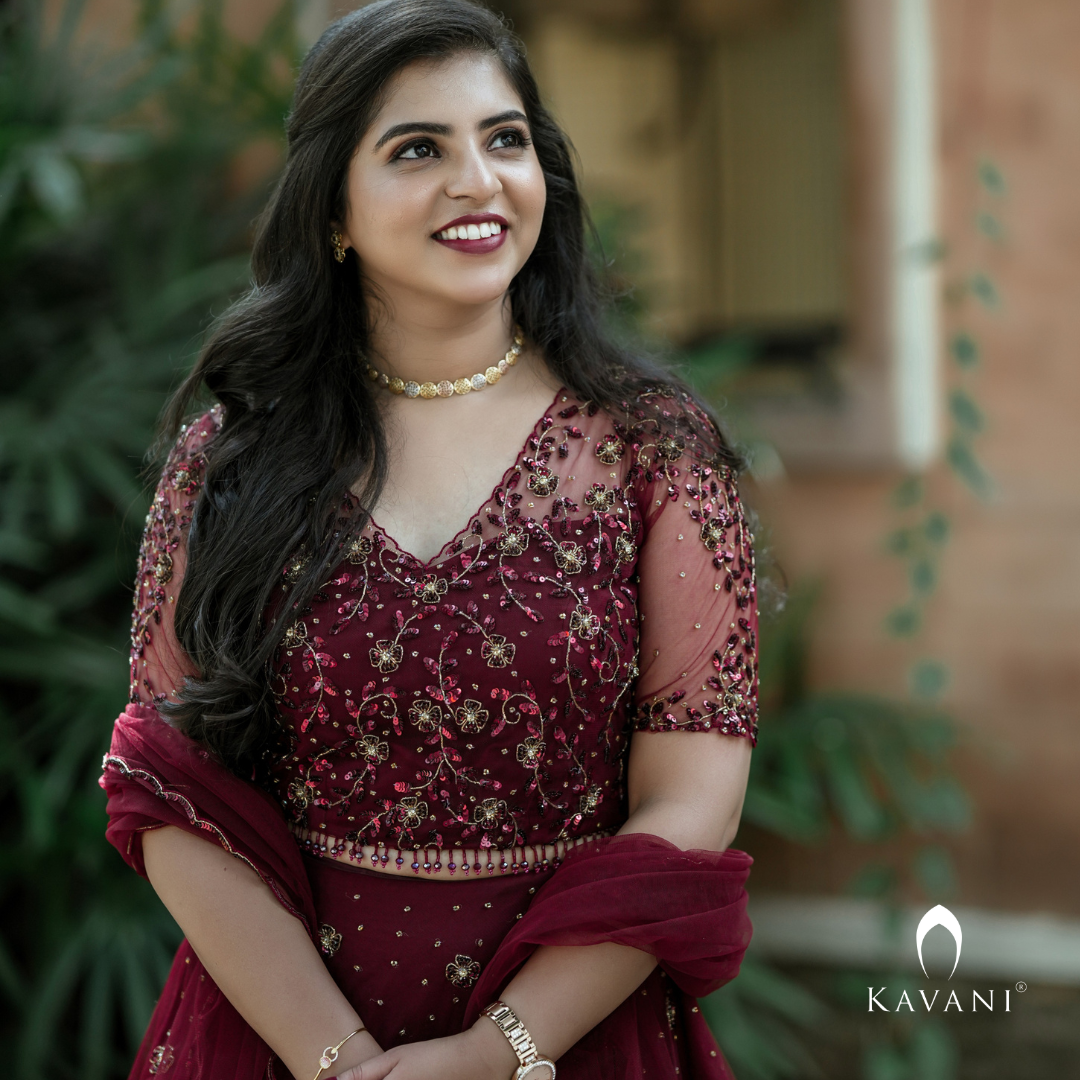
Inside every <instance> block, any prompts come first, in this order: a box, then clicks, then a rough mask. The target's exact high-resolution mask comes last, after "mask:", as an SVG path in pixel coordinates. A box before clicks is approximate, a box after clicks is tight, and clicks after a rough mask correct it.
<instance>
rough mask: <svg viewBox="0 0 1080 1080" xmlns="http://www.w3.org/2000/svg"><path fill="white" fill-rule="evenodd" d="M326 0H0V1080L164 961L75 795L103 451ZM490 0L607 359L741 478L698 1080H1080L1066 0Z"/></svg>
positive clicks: (217, 242)
mask: <svg viewBox="0 0 1080 1080" xmlns="http://www.w3.org/2000/svg"><path fill="white" fill-rule="evenodd" d="M353 6H356V5H355V4H347V3H346V4H341V3H339V2H338V0H310V2H307V3H304V2H297V3H286V4H284V5H283V4H281V3H280V0H184V2H183V3H173V2H170V0H88V2H86V3H75V2H69V0H48V2H46V3H40V2H34V0H4V2H2V3H0V358H2V360H0V802H2V807H3V815H2V818H0V830H2V832H0V836H2V848H0V913H2V914H0V997H2V999H3V1003H4V1004H3V1008H2V1010H0V1074H2V1075H3V1076H5V1077H7V1076H10V1077H12V1078H18V1080H35V1078H38V1077H44V1076H46V1075H48V1076H49V1077H50V1078H55V1077H62V1078H67V1077H71V1078H76V1077H78V1078H79V1080H111V1078H118V1077H122V1076H125V1075H126V1073H127V1070H128V1067H129V1065H130V1061H131V1057H132V1054H133V1053H134V1049H135V1047H136V1046H137V1045H138V1042H139V1039H140V1037H141V1034H142V1030H143V1027H144V1026H145V1023H146V1019H147V1017H148V1015H149V1011H150V1009H151V1008H152V1006H153V1002H154V1000H155V998H156V995H157V993H158V990H159V988H160V986H161V984H162V982H163V979H164V975H165V972H166V971H167V967H168V963H169V961H170V959H171V954H172V950H173V949H174V948H175V945H176V944H177V941H178V939H179V933H178V931H177V929H176V927H175V926H174V925H173V924H172V923H171V920H170V919H169V918H168V916H167V914H166V913H165V912H164V910H163V909H162V908H161V906H160V905H159V904H158V902H157V900H156V898H155V897H154V896H153V894H152V892H151V891H150V890H149V888H148V887H146V886H145V885H144V883H143V882H141V881H140V880H139V879H137V878H136V876H135V875H134V874H132V873H131V872H130V871H129V870H127V868H126V867H124V866H123V864H122V863H121V861H120V859H119V857H118V856H117V855H116V853H115V852H114V851H113V850H112V849H111V848H109V847H108V846H107V845H106V844H105V842H104V839H103V830H104V824H105V817H104V798H103V796H102V794H101V792H100V790H99V789H98V787H97V784H96V780H97V776H98V774H99V767H100V760H101V755H102V753H103V752H104V750H105V749H106V747H107V745H108V738H109V730H110V726H111V721H112V719H113V717H114V716H115V715H116V714H117V712H119V711H120V709H121V708H122V706H123V704H124V701H125V699H126V685H127V633H128V620H129V606H130V602H131V582H132V580H133V576H134V565H135V551H136V547H137V543H138V537H139V533H140V529H141V524H142V519H143V516H144V514H145V511H146V508H147V505H148V501H149V491H148V487H147V483H148V476H147V474H146V473H144V471H143V469H144V465H145V458H144V455H145V452H146V450H147V447H148V446H149V445H150V443H151V441H152V438H153V429H154V424H155V421H156V418H157V416H158V413H159V411H160V409H161V406H162V404H163V402H164V399H165V396H166V394H167V393H168V390H169V389H170V387H172V386H174V385H175V384H176V382H177V381H178V379H179V378H180V376H181V373H182V372H183V371H184V370H185V369H186V368H187V367H188V365H190V363H191V361H192V358H193V355H194V352H195V351H196V349H197V348H198V344H199V341H200V338H201V335H202V333H203V332H204V330H205V328H206V326H207V324H208V322H209V320H210V318H211V317H212V316H213V315H214V314H215V313H220V312H221V311H222V310H223V308H224V307H225V306H226V304H227V303H228V301H229V298H230V297H232V296H235V295H236V294H237V293H238V292H239V291H241V290H242V289H243V287H244V283H245V281H246V279H247V251H248V245H249V243H250V237H251V222H252V219H253V217H254V216H255V214H256V213H257V212H258V209H259V207H260V205H261V203H262V201H263V200H264V198H265V195H266V192H267V190H268V187H269V185H270V184H271V183H272V182H273V179H274V176H275V174H276V170H277V169H278V168H279V165H280V161H281V153H282V119H283V116H284V114H285V112H286V111H287V108H288V101H289V95H290V89H291V78H292V73H293V72H294V71H295V68H296V65H297V63H298V60H299V57H300V56H302V54H303V51H304V49H306V47H307V46H308V45H310V44H311V42H312V41H314V39H315V38H316V37H317V36H318V34H319V33H320V32H321V30H322V29H323V27H324V26H325V25H326V24H327V23H328V22H329V21H330V20H331V19H332V18H334V17H336V16H337V15H339V14H342V13H344V12H345V11H346V10H349V9H350V7H353ZM493 6H495V7H497V8H498V9H499V10H502V11H504V12H505V13H506V14H507V16H508V17H510V18H511V19H512V20H513V22H514V25H515V26H516V28H517V29H518V31H519V32H520V33H521V35H522V36H523V38H524V39H525V41H526V43H527V46H528V49H529V54H530V58H531V61H532V63H533V66H534V70H535V72H536V74H537V77H538V79H539V81H540V84H541V88H542V90H543V92H544V94H545V95H546V98H547V100H548V102H549V103H550V106H551V108H552V110H553V111H554V113H555V115H556V116H557V118H558V119H559V120H560V121H561V123H562V124H563V125H564V127H565V128H566V130H567V131H568V133H569V135H570V137H571V139H572V140H573V142H574V145H575V147H576V150H577V152H578V155H579V157H580V162H581V169H582V177H583V183H584V188H585V191H586V193H587V196H588V199H589V202H590V205H591V207H592V209H593V213H594V215H595V218H596V221H597V225H598V233H599V236H598V242H597V254H596V257H597V259H598V260H601V261H602V262H603V263H605V265H606V266H607V268H608V271H609V273H610V274H611V275H612V276H613V278H614V279H615V281H616V282H617V283H618V285H619V286H620V289H621V294H622V296H621V300H620V302H619V304H618V306H617V309H616V311H615V313H614V314H613V324H614V328H615V330H616V332H618V333H621V334H628V335H637V336H639V337H644V338H645V339H646V340H647V341H648V342H649V343H650V345H651V346H652V347H653V348H655V349H657V350H659V351H661V352H662V353H663V354H664V355H666V356H667V357H668V358H669V360H670V362H671V363H672V364H673V365H675V366H677V367H678V368H679V370H681V371H683V372H684V373H685V374H686V375H687V376H688V377H689V378H691V379H692V380H694V381H695V382H696V384H697V385H698V386H700V387H701V389H702V390H703V391H704V392H705V393H707V394H709V395H710V397H712V399H713V400H714V401H716V402H717V403H718V405H720V406H721V407H722V408H723V409H724V411H725V415H726V417H727V418H728V424H729V427H730V430H731V432H732V435H733V437H734V438H735V439H736V440H737V441H738V442H739V444H740V445H741V446H742V447H743V448H744V450H745V452H746V454H747V456H748V459H749V461H750V469H749V475H748V476H747V478H746V480H745V489H746V493H747V498H748V500H749V501H750V502H751V504H752V505H753V507H754V508H755V509H756V511H757V514H758V516H759V518H760V526H759V528H758V530H757V532H758V538H759V546H760V548H761V550H762V562H763V576H764V577H765V579H766V580H765V582H764V584H763V590H762V592H763V604H764V606H765V607H766V608H767V617H766V621H765V624H764V627H763V630H762V694H763V720H762V730H761V742H760V745H759V748H758V750H757V752H756V754H755V760H754V772H753V776H752V780H751V788H750V792H749V795H748V799H747V803H746V810H745V814H744V826H743V829H742V831H741V832H740V835H739V838H738V841H737V846H740V847H743V848H745V849H746V850H747V851H749V852H750V853H751V854H752V855H753V856H754V858H755V860H756V864H755V868H754V872H753V875H752V880H751V885H750V890H751V914H752V916H753V918H754V921H755V926H756V935H755V941H754V944H753V946H752V947H751V951H750V953H749V954H748V957H747V961H746V964H745V966H744V970H743V973H742V975H740V977H739V979H738V980H736V982H735V983H733V984H732V985H731V986H729V987H726V988H725V989H724V990H722V991H721V992H720V993H719V994H717V995H714V996H713V997H712V998H710V999H708V1000H707V1001H706V1002H705V1003H704V1007H705V1009H706V1011H707V1014H708V1016H709V1018H710V1021H711V1022H712V1023H713V1025H714V1027H715V1029H716V1031H717V1034H718V1036H719V1038H720V1040H721V1044H722V1045H723V1047H724V1049H725V1052H726V1053H727V1054H728V1056H729V1057H730V1059H731V1060H732V1063H733V1065H734V1067H735V1071H736V1073H737V1075H738V1076H739V1077H740V1080H774V1078H776V1080H782V1078H799V1080H801V1078H804V1077H806V1078H810V1077H829V1078H836V1080H848V1078H852V1080H854V1078H860V1080H954V1078H955V1080H998V1078H1001V1080H1004V1078H1009V1080H1027V1078H1043V1077H1055V1078H1057V1077H1074V1076H1077V1077H1080V857H1078V854H1077V847H1078V845H1080V786H1078V784H1077V776H1078V775H1080V728H1078V725H1077V722H1076V721H1077V712H1078V706H1077V702H1078V700H1080V655H1078V653H1080V618H1078V613H1080V544H1078V542H1077V541H1078V539H1080V481H1078V479H1077V475H1076V469H1077V463H1078V462H1080V425H1078V423H1077V421H1076V416H1077V414H1078V412H1080V366H1078V364H1077V348H1076V341H1077V340H1078V338H1080V304H1078V303H1077V302H1076V298H1075V295H1074V294H1075V292H1076V286H1077V277H1078V273H1080V207H1078V205H1077V196H1076V192H1077V176H1078V175H1080V138H1078V133H1080V5H1078V4H1076V3H1075V0H512V2H511V0H506V2H505V3H502V4H499V3H494V2H493ZM150 479H152V477H151V478H150ZM937 903H943V904H945V905H947V906H948V907H949V908H950V910H952V911H953V912H955V914H956V915H957V916H958V918H959V920H960V922H961V925H962V926H963V930H964V936H963V950H962V956H961V959H960V963H959V967H958V969H957V972H956V975H955V977H954V978H953V979H952V980H951V981H948V980H947V976H948V970H949V968H950V967H951V965H952V960H953V951H952V943H951V940H949V939H947V938H946V935H945V934H944V931H943V930H940V929H939V930H936V931H931V933H930V936H929V937H928V938H927V955H928V957H929V959H928V970H929V980H928V977H927V976H924V974H923V973H922V971H920V969H919V963H918V959H917V957H916V951H915V944H914V927H915V924H916V923H917V922H918V919H919V917H920V916H921V915H922V913H923V912H925V911H926V910H927V909H928V908H929V907H931V906H932V905H934V904H937ZM939 936H940V937H942V938H943V941H941V942H939V941H937V940H936V939H937V937H939ZM871 984H872V985H873V986H874V988H875V989H877V988H878V987H880V986H888V987H889V990H888V992H887V993H885V994H883V995H882V996H881V998H880V999H879V1000H882V1001H884V1002H885V1003H886V1005H887V1008H888V1010H889V1012H888V1013H887V1014H886V1013H885V1012H881V1011H878V1010H874V1011H870V1010H868V993H867V987H868V985H871ZM935 988H942V990H943V992H942V998H945V997H946V996H947V995H948V993H949V991H950V990H952V989H956V990H957V991H958V1001H959V1002H960V1004H961V1008H960V1009H953V1010H951V1011H950V1012H948V1013H944V1012H943V1011H942V1008H941V1003H940V1002H941V999H939V1002H938V1005H937V1006H936V1007H935V1009H934V1010H933V1011H932V1012H930V1013H929V1014H928V1013H927V1012H926V1010H925V1009H924V1008H923V1007H922V1003H921V1001H919V1000H918V998H917V997H916V990H918V989H927V990H929V992H931V993H932V991H933V989H935ZM904 989H907V990H908V991H909V993H910V995H911V997H912V998H915V1000H916V1003H917V1005H918V1007H919V1012H914V1011H912V1012H908V1011H907V1010H906V1009H905V1010H903V1011H899V1012H897V1011H895V1007H896V1001H897V998H898V996H899V994H900V992H901V990H904ZM991 989H993V990H994V991H995V994H996V999H997V1004H996V1008H995V1010H994V1011H993V1012H991V1011H990V1010H988V1009H986V1008H985V1007H980V1009H979V1011H978V1012H974V1013H973V1012H972V1010H971V1009H969V1008H968V1000H969V998H970V997H971V991H972V990H977V991H979V993H980V994H981V995H982V996H983V998H984V999H985V997H986V996H987V994H988V992H989V990H991ZM1007 990H1008V991H1009V993H1010V998H1009V1011H1008V1012H1005V1011H1003V1002H1002V998H1003V997H1004V994H1005V992H1006V991H1007Z"/></svg>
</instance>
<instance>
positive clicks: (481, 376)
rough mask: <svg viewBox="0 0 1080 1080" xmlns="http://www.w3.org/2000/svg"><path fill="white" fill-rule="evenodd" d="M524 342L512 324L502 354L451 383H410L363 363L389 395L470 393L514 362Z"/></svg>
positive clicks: (489, 383)
mask: <svg viewBox="0 0 1080 1080" xmlns="http://www.w3.org/2000/svg"><path fill="white" fill-rule="evenodd" d="M524 344H525V336H524V334H522V332H521V327H520V326H515V327H514V344H513V345H511V346H510V348H509V349H507V350H506V355H505V356H504V357H503V358H502V359H501V360H500V361H499V362H498V364H493V365H492V366H491V367H489V368H488V369H487V371H484V372H477V373H476V374H475V375H474V376H473V377H472V378H471V379H458V380H457V381H456V382H451V381H450V380H449V379H443V381H442V382H437V383H433V382H423V383H418V382H413V381H412V380H411V379H410V380H409V381H407V382H406V381H405V380H403V379H399V378H396V377H395V378H393V379H392V378H390V376H389V375H387V374H386V372H384V371H380V370H379V369H378V368H377V367H375V365H374V364H368V365H367V377H368V378H369V379H370V380H371V381H372V382H377V383H378V384H379V385H380V386H382V387H384V388H385V389H387V390H389V391H390V393H391V394H404V395H405V396H406V397H410V398H415V397H422V398H428V399H430V398H433V397H444V398H445V397H453V395H454V394H471V393H472V392H473V391H474V390H483V389H484V387H486V386H494V385H495V384H496V383H497V382H498V381H499V380H500V379H501V378H502V377H503V376H504V375H505V374H506V373H507V371H509V370H510V368H512V367H513V366H514V365H515V364H516V363H517V362H518V357H519V356H520V355H521V349H522V347H523V346H524Z"/></svg>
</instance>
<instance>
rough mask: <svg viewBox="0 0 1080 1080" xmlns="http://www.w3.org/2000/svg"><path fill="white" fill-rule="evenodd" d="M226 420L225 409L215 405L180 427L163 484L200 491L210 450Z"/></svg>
mask: <svg viewBox="0 0 1080 1080" xmlns="http://www.w3.org/2000/svg"><path fill="white" fill-rule="evenodd" d="M223 422H224V410H223V408H222V406H221V405H215V406H214V407H213V408H212V409H209V410H208V411H207V412H205V413H203V414H202V416H200V417H198V419H196V420H192V421H190V422H189V423H187V424H185V425H184V426H183V427H182V428H181V429H180V431H179V433H178V435H177V437H176V441H175V442H174V443H173V446H172V449H171V450H170V451H169V456H168V458H167V459H166V461H165V467H164V469H163V470H162V475H161V484H162V486H163V487H166V486H167V487H170V488H172V489H173V490H174V491H176V492H178V493H180V494H182V495H197V494H198V492H199V489H200V488H201V487H202V482H203V475H204V473H205V471H206V450H207V448H208V446H209V445H210V444H211V443H212V442H213V440H214V437H215V436H216V435H217V434H218V432H219V431H220V430H221V425H222V423H223Z"/></svg>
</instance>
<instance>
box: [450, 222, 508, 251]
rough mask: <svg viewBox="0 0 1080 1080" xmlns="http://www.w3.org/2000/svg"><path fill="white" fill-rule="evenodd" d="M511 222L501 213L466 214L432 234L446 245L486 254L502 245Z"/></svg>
mask: <svg viewBox="0 0 1080 1080" xmlns="http://www.w3.org/2000/svg"><path fill="white" fill-rule="evenodd" d="M508 229H509V224H508V223H507V221H506V219H505V218H504V217H502V216H500V215H499V214H465V215H464V216H462V217H459V218H455V219H454V220H453V221H450V222H447V224H445V225H444V226H443V227H442V228H441V229H439V230H438V231H437V232H435V233H434V234H433V235H432V239H433V240H436V241H437V242H438V243H440V244H442V245H443V246H444V247H449V248H453V249H454V250H455V251H462V252H465V253H467V254H473V255H486V254H487V253H488V252H489V251H495V250H496V248H499V247H502V245H503V243H504V242H505V240H506V233H507V231H508Z"/></svg>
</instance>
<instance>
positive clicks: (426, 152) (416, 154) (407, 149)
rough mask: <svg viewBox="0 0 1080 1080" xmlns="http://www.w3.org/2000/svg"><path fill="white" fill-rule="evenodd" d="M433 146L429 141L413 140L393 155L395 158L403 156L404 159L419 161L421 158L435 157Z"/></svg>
mask: <svg viewBox="0 0 1080 1080" xmlns="http://www.w3.org/2000/svg"><path fill="white" fill-rule="evenodd" d="M435 156H436V155H435V147H434V146H432V144H431V143H429V142H414V143H408V144H407V145H405V146H403V147H402V148H401V149H400V150H399V151H398V152H397V153H396V154H395V155H394V158H395V160H399V159H401V158H404V159H405V160H406V161H419V160H422V159H423V158H430V157H435Z"/></svg>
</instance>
